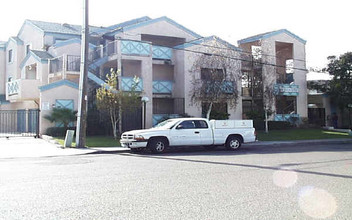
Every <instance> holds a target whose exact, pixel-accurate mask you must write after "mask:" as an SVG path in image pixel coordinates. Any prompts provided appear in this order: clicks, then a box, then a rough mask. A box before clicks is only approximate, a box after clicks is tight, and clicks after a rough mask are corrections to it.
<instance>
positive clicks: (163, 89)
mask: <svg viewBox="0 0 352 220" xmlns="http://www.w3.org/2000/svg"><path fill="white" fill-rule="evenodd" d="M172 88H173V82H172V81H161V80H155V81H153V93H160V94H171V93H172Z"/></svg>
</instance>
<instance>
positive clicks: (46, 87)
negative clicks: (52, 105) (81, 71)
mask: <svg viewBox="0 0 352 220" xmlns="http://www.w3.org/2000/svg"><path fill="white" fill-rule="evenodd" d="M60 86H69V87H71V88H74V89H78V84H77V83H74V82H72V81H69V80H65V79H64V80H60V81H56V82H53V83H50V84H47V85H44V86H39V90H40V92H44V91H47V90H50V89H54V88H57V87H60Z"/></svg>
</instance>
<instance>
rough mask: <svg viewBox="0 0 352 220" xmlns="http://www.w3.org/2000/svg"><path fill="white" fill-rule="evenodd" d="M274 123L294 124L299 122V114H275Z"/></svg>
mask: <svg viewBox="0 0 352 220" xmlns="http://www.w3.org/2000/svg"><path fill="white" fill-rule="evenodd" d="M274 121H288V122H290V123H292V124H295V123H297V122H298V121H299V114H275V116H274Z"/></svg>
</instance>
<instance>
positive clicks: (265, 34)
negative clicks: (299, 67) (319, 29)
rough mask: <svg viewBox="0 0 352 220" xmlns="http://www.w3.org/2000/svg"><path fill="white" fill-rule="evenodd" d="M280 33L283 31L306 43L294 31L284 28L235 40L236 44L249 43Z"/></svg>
mask: <svg viewBox="0 0 352 220" xmlns="http://www.w3.org/2000/svg"><path fill="white" fill-rule="evenodd" d="M282 33H285V34H287V35H289V36H291V37H293V38H295V39H296V40H298V41H300V42H301V43H303V44H306V43H307V41H306V40H304V39H302V38H300V37H298V36H297V35H295V34H294V33H292V32H290V31H288V30H286V29H281V30H277V31H272V32H268V33H264V34H259V35H256V36H253V37H249V38H245V39H242V40H239V41H237V42H238V44H245V43H249V42H254V41H258V40H261V39H267V38H270V37H272V36H275V35H278V34H282Z"/></svg>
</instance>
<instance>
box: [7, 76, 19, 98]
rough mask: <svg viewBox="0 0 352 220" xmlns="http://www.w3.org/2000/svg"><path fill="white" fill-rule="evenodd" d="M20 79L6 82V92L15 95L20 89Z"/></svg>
mask: <svg viewBox="0 0 352 220" xmlns="http://www.w3.org/2000/svg"><path fill="white" fill-rule="evenodd" d="M19 84H20V80H19V79H18V80H15V81H11V82H8V83H7V94H8V95H16V94H18V93H19V90H20V85H19Z"/></svg>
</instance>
